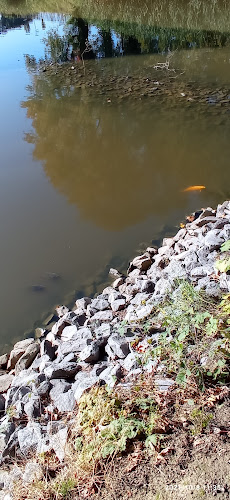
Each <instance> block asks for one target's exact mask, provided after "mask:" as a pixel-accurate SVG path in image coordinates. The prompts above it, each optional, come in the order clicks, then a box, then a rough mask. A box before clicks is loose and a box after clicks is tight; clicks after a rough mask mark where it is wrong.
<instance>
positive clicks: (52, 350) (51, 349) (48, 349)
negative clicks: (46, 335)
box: [40, 327, 71, 361]
mask: <svg viewBox="0 0 230 500" xmlns="http://www.w3.org/2000/svg"><path fill="white" fill-rule="evenodd" d="M70 328H71V327H70ZM56 350H57V347H56V346H55V345H52V342H50V341H49V340H47V339H44V340H43V341H42V342H41V345H40V352H41V356H43V355H44V354H46V355H47V356H49V359H51V361H53V360H54V359H55V356H56Z"/></svg>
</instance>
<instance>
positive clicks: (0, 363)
mask: <svg viewBox="0 0 230 500" xmlns="http://www.w3.org/2000/svg"><path fill="white" fill-rule="evenodd" d="M9 357H10V355H9V354H2V356H0V368H1V369H3V370H5V369H6V367H7V362H8V359H9Z"/></svg>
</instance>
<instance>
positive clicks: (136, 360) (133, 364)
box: [122, 352, 140, 372]
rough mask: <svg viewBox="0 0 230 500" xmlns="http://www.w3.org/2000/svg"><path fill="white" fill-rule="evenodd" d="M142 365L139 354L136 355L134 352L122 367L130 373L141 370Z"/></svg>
mask: <svg viewBox="0 0 230 500" xmlns="http://www.w3.org/2000/svg"><path fill="white" fill-rule="evenodd" d="M139 364H140V356H139V355H138V354H134V353H133V352H130V353H129V354H128V356H126V358H125V359H124V361H123V363H122V366H123V368H124V369H125V370H127V371H128V372H129V371H131V370H136V369H137V368H139Z"/></svg>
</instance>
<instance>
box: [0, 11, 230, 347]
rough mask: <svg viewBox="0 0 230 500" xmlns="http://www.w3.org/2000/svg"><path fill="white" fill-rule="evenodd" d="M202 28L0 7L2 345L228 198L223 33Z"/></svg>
mask: <svg viewBox="0 0 230 500" xmlns="http://www.w3.org/2000/svg"><path fill="white" fill-rule="evenodd" d="M0 5H1V4H0ZM44 10H45V9H44ZM81 15H82V17H83V14H82V12H81ZM182 24H183V23H182ZM205 29H206V27H204V31H202V32H201V31H196V30H192V31H191V30H188V27H186V29H184V28H183V29H182V27H181V26H178V29H177V28H176V27H175V26H173V27H172V28H170V30H169V29H168V28H163V27H162V28H161V27H160V28H159V26H157V27H156V26H152V27H151V26H149V25H148V26H146V25H142V24H141V25H140V23H139V24H138V23H135V22H132V23H125V22H123V23H118V22H117V23H116V22H115V21H114V20H113V21H111V22H110V23H109V21H107V22H106V25H105V24H103V23H101V22H100V20H99V21H98V22H97V21H96V20H94V21H92V20H91V21H89V22H87V19H85V20H84V21H83V20H82V18H80V19H79V18H70V16H69V15H67V14H66V15H63V14H57V13H52V14H50V13H45V12H43V13H40V14H36V15H34V14H31V13H30V12H27V15H25V11H24V10H23V11H22V14H21V15H19V13H17V16H15V15H13V11H12V12H11V14H10V13H9V10H8V11H7V14H6V13H5V11H4V12H3V11H2V16H1V18H0V88H1V92H0V110H1V130H0V149H1V157H0V229H1V239H0V263H1V280H0V317H1V330H0V349H1V350H2V351H4V350H6V349H7V346H9V345H10V344H12V343H13V342H14V341H15V340H18V339H19V338H22V337H23V336H24V335H28V334H32V332H33V330H34V327H35V326H36V325H40V324H42V321H43V319H44V318H45V316H47V314H48V313H49V312H50V311H52V310H53V308H54V307H55V305H57V304H59V303H63V302H64V303H71V302H73V301H74V299H75V298H76V297H79V296H81V295H83V294H87V295H89V294H90V295H93V294H94V293H96V292H97V291H98V290H101V289H102V287H103V286H105V285H106V283H108V282H109V278H108V270H109V268H110V267H117V268H119V269H120V270H125V268H126V266H127V263H128V261H129V260H130V259H131V258H132V257H133V256H134V255H136V254H137V253H139V252H141V251H142V250H143V249H144V248H145V247H146V246H147V245H149V244H160V242H161V240H162V238H163V237H164V236H165V235H170V234H173V233H174V232H175V231H176V230H177V227H179V225H180V222H181V220H183V219H184V217H185V215H186V214H189V213H190V212H191V211H193V210H196V209H199V208H200V207H202V206H207V205H213V206H214V205H216V204H217V203H218V202H222V201H223V200H224V199H227V198H230V168H229V158H230V141H229V137H230V121H229V118H230V114H229V109H230V106H229V105H230V42H229V40H230V34H229V32H228V31H226V18H225V26H224V28H223V30H222V31H221V24H220V23H219V24H218V30H216V31H210V30H209V31H205ZM87 40H88V41H89V44H90V47H88V45H87V43H86V42H87ZM87 47H88V50H86V51H85V53H84V55H83V57H82V52H83V51H84V49H85V48H87ZM113 56H115V57H113ZM51 57H52V58H53V61H54V64H53V65H52V66H50V67H49V66H48V62H49V61H50V58H51ZM71 57H72V60H71V61H70V62H69V63H68V62H67V63H66V64H64V66H61V64H60V62H61V61H62V60H63V59H71ZM88 58H90V60H87V59H88ZM41 59H46V66H44V63H43V62H42V63H40V64H39V61H40V60H41ZM159 62H160V63H163V66H164V67H163V69H162V68H158V69H156V66H157V65H158V63H159ZM165 63H166V66H167V63H168V68H167V67H165ZM45 69H46V71H44V70H45ZM162 89H164V92H162ZM158 91H159V92H160V93H159V95H158ZM155 94H156V95H155ZM190 185H204V186H205V187H206V189H205V190H202V191H196V192H190V193H189V192H186V193H185V192H184V191H183V190H184V189H185V188H186V187H188V186H190Z"/></svg>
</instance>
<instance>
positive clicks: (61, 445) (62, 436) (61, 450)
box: [49, 426, 68, 462]
mask: <svg viewBox="0 0 230 500" xmlns="http://www.w3.org/2000/svg"><path fill="white" fill-rule="evenodd" d="M67 436H68V428H67V426H65V427H63V428H60V429H59V430H58V432H56V433H55V434H52V435H50V436H49V446H50V449H53V450H54V452H55V454H56V456H57V457H58V459H59V460H60V462H62V461H63V460H64V458H65V447H66V443H67Z"/></svg>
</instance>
